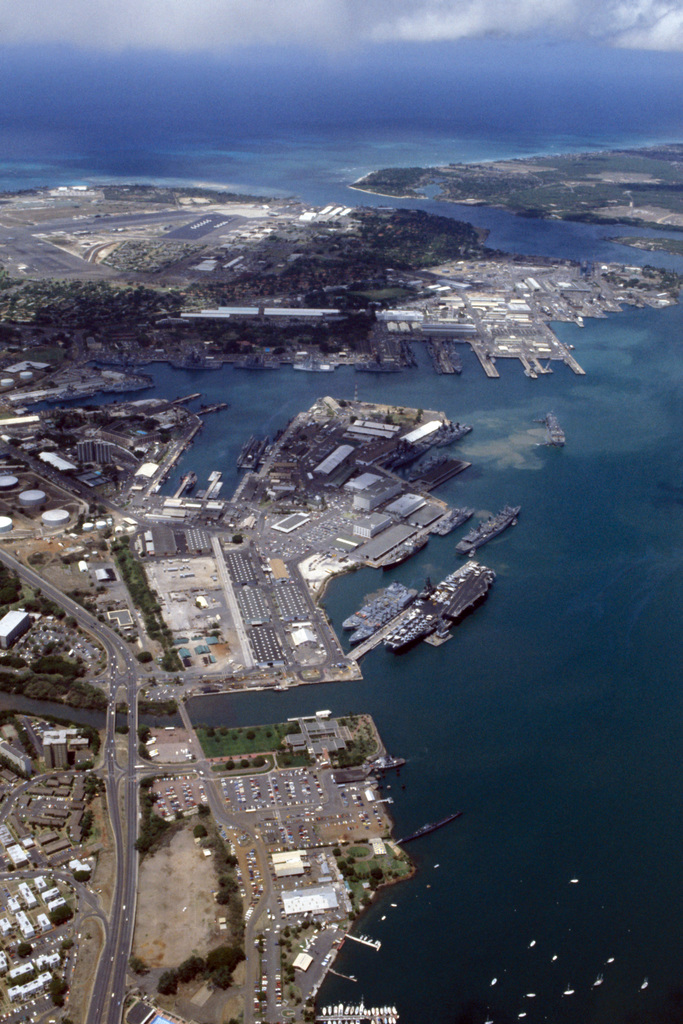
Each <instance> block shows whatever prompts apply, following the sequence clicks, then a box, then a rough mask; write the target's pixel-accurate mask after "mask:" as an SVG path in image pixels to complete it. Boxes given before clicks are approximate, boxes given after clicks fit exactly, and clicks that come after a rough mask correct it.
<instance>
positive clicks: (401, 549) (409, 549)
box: [382, 536, 429, 569]
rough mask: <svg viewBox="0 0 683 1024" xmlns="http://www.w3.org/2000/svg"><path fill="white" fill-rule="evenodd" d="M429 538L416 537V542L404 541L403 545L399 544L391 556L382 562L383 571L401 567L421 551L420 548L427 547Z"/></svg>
mask: <svg viewBox="0 0 683 1024" xmlns="http://www.w3.org/2000/svg"><path fill="white" fill-rule="evenodd" d="M428 541H429V537H428V536H427V537H418V538H417V539H416V540H409V541H406V542H405V544H399V546H398V547H397V548H396V550H395V551H394V553H393V554H392V555H389V556H388V557H387V558H386V560H385V561H384V562H382V568H383V569H395V568H396V566H397V565H403V563H404V562H407V561H408V559H409V558H412V556H413V555H416V554H417V552H418V551H422V548H424V547H426V546H427V542H428Z"/></svg>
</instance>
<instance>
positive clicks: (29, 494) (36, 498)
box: [19, 490, 47, 508]
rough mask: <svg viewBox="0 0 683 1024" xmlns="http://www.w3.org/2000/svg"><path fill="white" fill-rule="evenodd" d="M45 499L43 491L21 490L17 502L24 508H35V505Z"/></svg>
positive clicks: (40, 503)
mask: <svg viewBox="0 0 683 1024" xmlns="http://www.w3.org/2000/svg"><path fill="white" fill-rule="evenodd" d="M46 500H47V495H46V494H45V491H38V490H35V491H22V492H21V494H20V495H19V504H20V505H23V506H24V507H25V508H35V507H36V506H37V505H42V504H43V502H44V501H46Z"/></svg>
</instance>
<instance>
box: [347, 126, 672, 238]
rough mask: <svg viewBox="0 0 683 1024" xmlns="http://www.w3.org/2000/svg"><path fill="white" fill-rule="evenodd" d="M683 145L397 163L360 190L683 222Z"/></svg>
mask: <svg viewBox="0 0 683 1024" xmlns="http://www.w3.org/2000/svg"><path fill="white" fill-rule="evenodd" d="M682 157H683V145H682V144H675V145H669V146H657V147H650V148H645V149H625V150H612V151H609V150H607V151H600V152H596V153H567V154H558V155H556V156H555V155H553V156H536V157H529V158H525V159H518V160H497V161H492V162H491V163H477V164H446V165H444V166H440V167H389V168H384V169H383V170H377V171H372V172H371V173H370V174H367V175H365V176H364V177H363V178H360V179H359V180H358V181H356V182H354V184H353V188H357V189H361V190H362V191H366V192H375V193H378V194H381V195H390V196H399V197H401V198H411V199H419V198H426V193H425V189H426V188H429V189H430V195H432V194H433V187H434V186H436V187H437V189H438V192H437V195H436V198H437V199H441V200H444V201H446V202H451V203H460V204H463V205H467V206H499V207H502V208H503V209H505V210H510V211H511V212H512V213H516V214H519V215H520V216H523V217H544V218H550V219H556V220H578V221H589V222H590V221H595V222H603V223H620V224H632V225H637V226H642V227H658V228H661V227H663V226H666V227H669V228H681V227H683V193H682V191H681V186H683V163H682Z"/></svg>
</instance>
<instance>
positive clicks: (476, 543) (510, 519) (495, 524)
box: [455, 505, 522, 555]
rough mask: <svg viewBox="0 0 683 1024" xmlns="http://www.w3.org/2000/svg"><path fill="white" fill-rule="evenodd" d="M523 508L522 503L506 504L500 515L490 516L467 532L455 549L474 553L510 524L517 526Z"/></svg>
mask: <svg viewBox="0 0 683 1024" xmlns="http://www.w3.org/2000/svg"><path fill="white" fill-rule="evenodd" d="M521 508H522V506H521V505H515V506H512V505H506V506H505V508H503V509H501V510H500V512H499V513H498V515H495V516H490V517H489V518H488V519H486V520H485V521H484V522H483V523H480V524H479V526H475V527H474V528H473V529H472V530H470V531H469V533H466V534H465V536H464V537H463V539H462V540H461V541H460V542H459V543H458V544H456V545H455V550H456V551H458V552H459V553H460V554H461V555H470V554H472V552H474V551H476V549H477V548H480V547H481V546H482V544H487V543H488V541H490V540H493V538H494V537H497V536H498V534H499V533H502V532H503V530H507V528H508V526H516V525H517V516H518V515H519V513H520V510H521Z"/></svg>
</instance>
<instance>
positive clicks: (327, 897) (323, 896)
mask: <svg viewBox="0 0 683 1024" xmlns="http://www.w3.org/2000/svg"><path fill="white" fill-rule="evenodd" d="M282 906H283V913H284V914H286V915H289V914H316V913H317V914H319V913H321V912H323V911H325V910H336V909H337V907H338V906H339V900H338V899H337V894H336V892H335V891H334V888H333V887H332V886H331V885H318V886H311V888H310V889H292V890H290V891H289V892H283V893H282Z"/></svg>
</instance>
